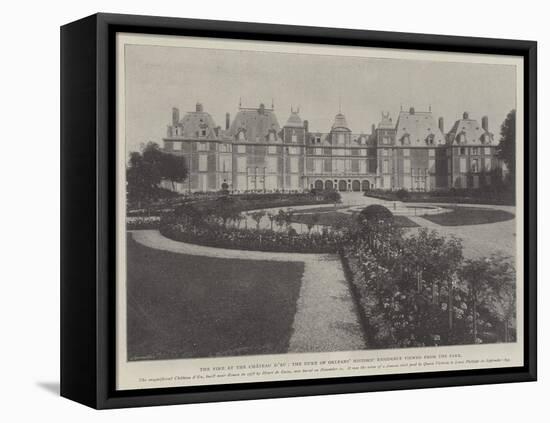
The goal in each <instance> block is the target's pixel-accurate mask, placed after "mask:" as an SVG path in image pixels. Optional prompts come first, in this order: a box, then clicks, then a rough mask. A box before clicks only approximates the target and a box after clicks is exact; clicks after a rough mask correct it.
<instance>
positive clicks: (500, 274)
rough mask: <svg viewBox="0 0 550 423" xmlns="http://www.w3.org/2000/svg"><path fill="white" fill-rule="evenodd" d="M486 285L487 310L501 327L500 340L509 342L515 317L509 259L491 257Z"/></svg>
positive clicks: (514, 278)
mask: <svg viewBox="0 0 550 423" xmlns="http://www.w3.org/2000/svg"><path fill="white" fill-rule="evenodd" d="M489 266H490V271H489V272H488V275H487V276H488V278H487V284H488V288H489V289H488V293H487V298H488V300H487V308H488V310H489V312H490V313H491V315H492V316H493V317H494V318H495V319H496V320H497V321H498V322H499V323H500V324H501V326H502V328H503V329H502V340H503V341H504V342H510V340H511V338H512V337H511V335H510V327H511V326H513V324H512V322H513V321H514V320H515V315H516V272H515V269H514V267H513V265H512V263H511V260H510V258H509V257H502V256H500V255H492V256H491V257H490V258H489Z"/></svg>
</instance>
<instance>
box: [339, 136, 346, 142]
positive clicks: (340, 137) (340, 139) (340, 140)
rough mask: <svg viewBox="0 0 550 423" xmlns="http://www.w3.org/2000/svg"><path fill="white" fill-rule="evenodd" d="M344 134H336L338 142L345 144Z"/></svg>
mask: <svg viewBox="0 0 550 423" xmlns="http://www.w3.org/2000/svg"><path fill="white" fill-rule="evenodd" d="M345 142H346V136H345V135H344V134H338V144H345Z"/></svg>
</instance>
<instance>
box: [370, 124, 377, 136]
mask: <svg viewBox="0 0 550 423" xmlns="http://www.w3.org/2000/svg"><path fill="white" fill-rule="evenodd" d="M375 132H376V125H375V124H374V123H373V124H372V125H371V127H370V133H371V134H372V135H374V133H375Z"/></svg>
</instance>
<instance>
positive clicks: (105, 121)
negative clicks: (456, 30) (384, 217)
mask: <svg viewBox="0 0 550 423" xmlns="http://www.w3.org/2000/svg"><path fill="white" fill-rule="evenodd" d="M117 32H133V33H144V34H169V35H191V36H198V37H200V36H207V37H216V38H233V39H247V40H248V39H249V40H266V41H279V42H301V43H314V44H333V45H353V46H366V47H385V48H399V49H414V50H435V51H448V52H466V53H484V54H499V55H515V56H521V57H523V58H524V66H525V68H524V69H525V73H524V95H525V97H524V98H525V104H524V112H525V115H524V123H525V124H524V131H525V133H524V139H525V155H524V160H525V163H524V168H525V178H524V180H525V187H524V195H525V219H524V221H525V228H524V229H525V235H526V236H525V239H526V240H525V250H524V257H525V274H524V281H525V291H524V292H525V295H524V299H525V303H524V310H525V313H524V314H525V318H524V324H525V328H524V334H525V337H524V338H525V343H524V357H525V361H524V366H522V367H514V368H504V369H496V368H495V369H486V370H462V371H445V372H433V373H415V374H401V375H385V376H361V377H346V378H330V379H321V380H298V381H283V382H261V383H246V384H231V385H211V386H205V387H185V388H184V387H182V388H162V389H144V390H130V391H116V390H115V389H114V387H115V385H114V377H115V359H114V357H115V356H114V354H115V349H114V348H115V324H114V319H115V270H116V260H115V200H116V194H115V141H114V140H115V130H116V128H115V100H116V98H115V92H116V90H115V88H116V86H115V83H116V81H115V48H114V46H115V35H116V33H117ZM536 119H537V44H536V42H534V41H518V40H504V39H487V38H470V37H455V36H441V35H427V34H410V33H397V32H379V31H365V30H349V29H336V28H318V27H304V26H286V25H271V24H258V23H242V22H223V21H211V20H194V19H179V18H166V17H152V16H132V15H117V14H102V13H100V14H95V15H92V16H89V17H86V18H84V19H81V20H78V21H75V22H73V23H70V24H67V25H65V26H63V27H62V28H61V395H62V396H64V397H66V398H69V399H72V400H74V401H77V402H80V403H82V404H85V405H88V406H90V407H94V408H98V409H104V408H119V407H133V406H150V405H165V404H179V403H197V402H210V401H231V400H242V399H258V398H275V397H289V396H302V395H321V394H337V393H351V392H368V391H380V390H398V389H415V388H430V387H443V386H458V385H476V384H488V383H504V382H523V381H534V380H536V375H537V348H536V347H537V320H536V318H537V309H536V306H537V303H536V296H537V293H536V291H537V285H536V271H537V270H536V249H537V244H536V238H537V216H536V210H537V203H536V202H537V200H536V173H537V171H536V149H537V145H536V140H537V121H536Z"/></svg>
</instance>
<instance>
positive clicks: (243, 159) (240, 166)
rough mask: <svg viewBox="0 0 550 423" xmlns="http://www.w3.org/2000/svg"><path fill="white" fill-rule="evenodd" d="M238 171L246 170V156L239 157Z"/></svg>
mask: <svg viewBox="0 0 550 423" xmlns="http://www.w3.org/2000/svg"><path fill="white" fill-rule="evenodd" d="M237 171H238V172H246V157H237Z"/></svg>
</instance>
